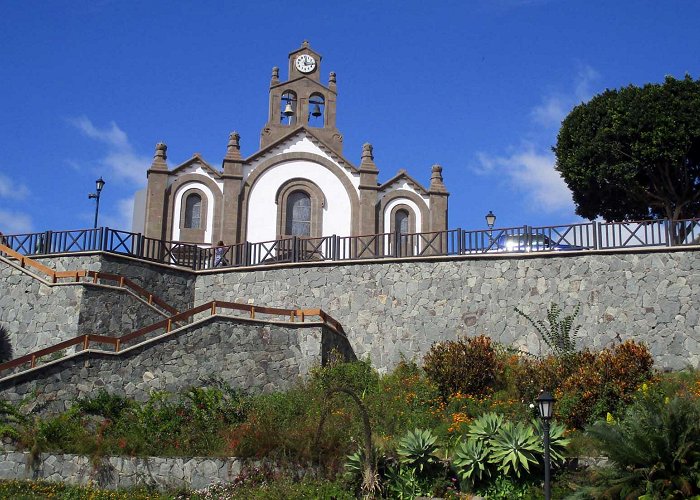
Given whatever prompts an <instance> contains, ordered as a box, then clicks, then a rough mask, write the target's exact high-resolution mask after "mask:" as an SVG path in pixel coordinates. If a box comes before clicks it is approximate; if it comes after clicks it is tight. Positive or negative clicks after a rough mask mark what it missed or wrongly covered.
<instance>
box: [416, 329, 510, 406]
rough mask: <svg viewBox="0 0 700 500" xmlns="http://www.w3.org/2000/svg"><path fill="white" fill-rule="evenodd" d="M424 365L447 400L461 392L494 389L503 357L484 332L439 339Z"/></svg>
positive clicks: (429, 352)
mask: <svg viewBox="0 0 700 500" xmlns="http://www.w3.org/2000/svg"><path fill="white" fill-rule="evenodd" d="M423 369H424V370H425V372H426V373H427V375H428V377H429V378H430V379H431V380H432V381H433V382H435V384H436V385H437V386H438V389H439V390H440V394H441V395H442V397H443V398H444V399H445V401H447V400H448V399H449V397H450V396H451V395H452V394H454V393H457V392H460V393H462V394H470V395H483V394H486V393H488V392H489V391H491V390H492V389H493V386H494V384H495V381H496V374H497V373H498V372H499V371H500V361H499V359H498V356H497V355H496V351H495V349H494V347H493V345H492V344H491V339H490V338H489V337H486V336H484V335H481V336H479V337H474V338H469V339H460V340H456V341H447V342H437V343H435V344H433V345H432V346H431V347H430V351H428V354H426V356H425V358H424V359H423Z"/></svg>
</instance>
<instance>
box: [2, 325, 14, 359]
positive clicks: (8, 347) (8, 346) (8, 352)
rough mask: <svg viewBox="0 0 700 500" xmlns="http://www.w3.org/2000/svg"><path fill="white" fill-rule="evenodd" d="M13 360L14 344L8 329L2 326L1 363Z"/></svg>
mask: <svg viewBox="0 0 700 500" xmlns="http://www.w3.org/2000/svg"><path fill="white" fill-rule="evenodd" d="M11 359H12V342H11V341H10V334H9V332H8V331H7V329H6V328H5V327H4V326H2V325H0V363H4V362H5V361H9V360H11Z"/></svg>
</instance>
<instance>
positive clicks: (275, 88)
mask: <svg viewBox="0 0 700 500" xmlns="http://www.w3.org/2000/svg"><path fill="white" fill-rule="evenodd" d="M288 75H289V79H288V80H287V81H286V82H281V81H280V79H279V68H278V67H277V66H275V67H274V68H272V80H271V81H270V104H269V112H268V117H267V123H266V124H265V127H264V128H263V130H262V133H261V134H260V148H261V149H262V148H264V147H266V146H268V145H270V144H272V143H273V142H275V141H276V140H278V139H279V138H281V137H284V136H285V135H287V134H288V133H289V132H290V131H291V130H294V129H296V128H297V127H302V126H303V127H306V128H308V129H310V130H312V131H313V133H314V134H316V135H317V136H318V137H320V138H321V139H322V140H323V141H324V142H325V143H326V144H327V145H328V146H330V147H331V148H332V149H333V150H334V151H335V152H337V153H338V154H342V152H343V136H342V135H341V134H340V132H339V131H338V129H337V128H336V127H335V116H336V115H335V109H336V99H337V96H338V94H337V92H336V77H335V73H334V72H331V73H330V75H329V77H328V86H325V85H323V84H322V83H321V55H320V54H318V53H317V52H315V51H313V50H312V49H311V47H309V42H307V41H306V40H304V42H303V43H302V44H301V48H299V49H297V50H295V51H294V52H291V53H290V54H289V73H288Z"/></svg>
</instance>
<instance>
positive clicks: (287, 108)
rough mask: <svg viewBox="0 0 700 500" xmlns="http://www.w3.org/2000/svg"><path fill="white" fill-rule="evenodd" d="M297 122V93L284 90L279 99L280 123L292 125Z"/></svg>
mask: <svg viewBox="0 0 700 500" xmlns="http://www.w3.org/2000/svg"><path fill="white" fill-rule="evenodd" d="M296 122H297V95H296V94H295V93H294V92H292V91H291V90H285V91H284V93H283V94H282V99H281V101H280V123H281V124H282V125H294V124H295V123H296Z"/></svg>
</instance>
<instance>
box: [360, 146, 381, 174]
mask: <svg viewBox="0 0 700 500" xmlns="http://www.w3.org/2000/svg"><path fill="white" fill-rule="evenodd" d="M367 170H369V171H377V166H376V165H375V164H374V148H373V147H372V145H371V144H370V143H369V142H365V143H364V144H363V145H362V161H361V162H360V171H367Z"/></svg>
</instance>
